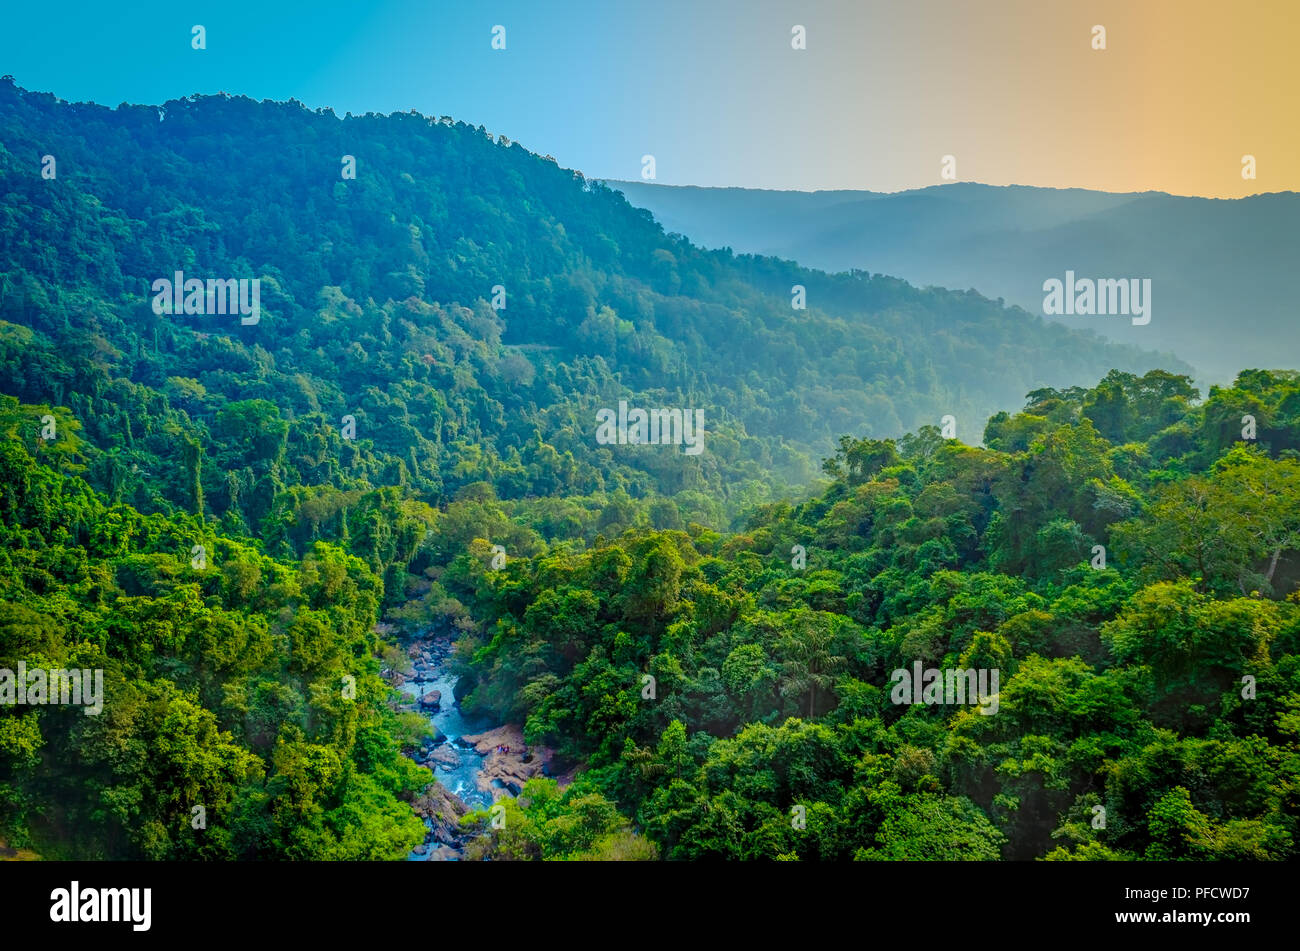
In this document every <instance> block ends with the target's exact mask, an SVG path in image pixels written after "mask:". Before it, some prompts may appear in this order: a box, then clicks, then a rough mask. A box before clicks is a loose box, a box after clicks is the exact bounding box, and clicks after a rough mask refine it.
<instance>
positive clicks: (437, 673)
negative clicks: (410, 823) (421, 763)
mask: <svg viewBox="0 0 1300 951" xmlns="http://www.w3.org/2000/svg"><path fill="white" fill-rule="evenodd" d="M457 679H458V678H457V677H456V675H455V674H452V673H450V672H449V671H448V670H447V652H446V651H445V650H438V649H435V650H434V651H433V657H432V659H431V660H429V661H427V662H425V663H423V664H417V665H416V673H414V674H412V679H410V680H408V681H406V683H404V684H402V686H401V687H400V688H399V689H401V690H402V691H403V692H404V693H406V694H408V695H410V696H411V697H413V698H414V699H415V700H416V701H417V704H418V701H419V699H420V697H421V696H423V695H424V694H426V693H428V692H429V691H431V690H437V691H439V692H440V693H441V694H442V702H441V705H440V708H439V709H438V710H437V711H436V712H433V713H431V712H429V711H427V710H424V709H421V708H419V707H418V706H417V708H416V709H417V710H419V712H420V715H421V716H423V717H425V718H426V719H427V720H428V721H429V722H430V723H432V724H433V726H434V728H435V729H436V730H437V731H438V733H440V734H442V735H443V736H445V737H446V740H445V742H443V743H441V744H439V745H438V746H436V747H435V749H437V750H440V751H450V752H451V753H452V754H454V755H455V757H456V758H457V760H458V762H457V765H455V766H452V765H449V764H444V763H438V764H432V763H431V764H429V765H430V768H431V769H432V770H433V774H434V777H435V778H436V779H437V780H438V782H440V783H442V785H443V786H445V787H446V788H447V789H448V790H449V791H450V792H452V793H453V794H455V795H456V796H458V797H459V798H460V799H461V800H462V801H464V803H465V804H466V805H467V806H469V807H470V808H471V809H487V808H488V807H489V806H491V805H492V797H491V796H490V795H489V794H488V793H485V792H483V790H481V789H479V786H478V777H479V773H480V772H481V771H482V768H483V760H484V757H483V756H481V755H480V754H479V753H478V751H476V750H475V749H474V748H473V747H472V746H469V745H460V742H459V741H460V738H461V737H463V736H465V735H467V734H474V733H482V732H483V731H485V730H489V729H491V728H492V727H494V726H497V725H498V724H495V723H493V722H492V721H491V720H488V719H485V718H482V717H469V716H465V715H464V714H462V713H461V710H460V704H459V703H457V702H456V695H455V688H456V680H457ZM424 825H425V828H426V829H428V828H431V827H432V826H431V823H430V821H429V820H428V819H425V820H424ZM435 845H436V843H430V842H429V841H428V840H427V839H426V841H425V846H426V847H427V849H428V850H427V852H426V853H425V854H423V855H420V854H417V853H416V852H411V854H410V855H408V856H407V861H411V862H424V861H428V860H429V859H430V858H431V857H432V856H433V855H434V852H435V848H434V846H435Z"/></svg>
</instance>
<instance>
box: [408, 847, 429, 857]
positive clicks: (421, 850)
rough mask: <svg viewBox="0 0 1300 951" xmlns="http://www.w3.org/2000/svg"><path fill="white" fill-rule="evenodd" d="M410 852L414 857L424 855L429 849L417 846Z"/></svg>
mask: <svg viewBox="0 0 1300 951" xmlns="http://www.w3.org/2000/svg"><path fill="white" fill-rule="evenodd" d="M411 851H412V852H414V853H415V854H416V855H424V854H425V853H426V852H428V851H429V847H428V846H427V845H417V846H416V847H415V848H413V849H412V850H411Z"/></svg>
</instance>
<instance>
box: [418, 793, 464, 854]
mask: <svg viewBox="0 0 1300 951" xmlns="http://www.w3.org/2000/svg"><path fill="white" fill-rule="evenodd" d="M411 808H412V809H414V810H415V814H416V815H417V816H420V817H422V818H427V819H428V820H429V833H430V835H431V836H432V838H433V840H434V841H435V842H440V843H442V844H443V845H449V846H451V847H452V848H453V849H458V848H459V847H460V844H461V842H462V841H463V839H462V836H463V834H462V832H461V830H460V817H461V816H463V815H465V814H466V813H467V812H470V811H471V810H470V808H469V806H467V805H465V803H464V802H463V801H462V800H461V799H460V797H459V796H457V795H456V794H455V793H453V792H451V791H449V790H448V789H447V787H446V786H444V785H443V784H442V783H440V782H438V781H437V780H434V781H433V782H432V783H430V784H429V785H428V786H427V787H425V790H424V792H423V793H421V794H420V795H419V796H417V797H416V799H415V802H414V803H412V805H411ZM430 857H431V858H435V857H436V856H432V855H431V856H430Z"/></svg>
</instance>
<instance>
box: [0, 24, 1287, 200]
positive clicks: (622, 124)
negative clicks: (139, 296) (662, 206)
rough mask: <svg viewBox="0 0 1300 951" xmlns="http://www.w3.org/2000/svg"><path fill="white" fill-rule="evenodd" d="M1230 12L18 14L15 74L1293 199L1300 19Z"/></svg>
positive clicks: (8, 56)
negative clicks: (203, 32)
mask: <svg viewBox="0 0 1300 951" xmlns="http://www.w3.org/2000/svg"><path fill="white" fill-rule="evenodd" d="M1215 2H1216V0H1143V2H1141V3H1133V2H1131V0H1069V2H1066V0H1059V2H1058V0H1050V2H1049V0H979V2H975V0H651V2H637V0H525V2H519V0H421V2H416V0H357V2H353V3H340V2H333V0H324V2H312V3H307V2H274V0H263V2H249V0H227V2H221V3H183V2H176V0H172V2H158V0H127V2H126V3H125V4H122V5H118V4H109V3H104V2H102V0H101V2H99V3H85V2H79V0H71V2H64V3H60V4H58V5H57V6H56V7H50V6H46V5H42V4H38V3H20V2H18V0H12V2H10V3H9V4H8V7H9V9H7V10H6V11H5V13H4V16H3V24H4V26H3V31H2V32H0V74H4V73H9V74H12V75H13V76H14V77H15V79H16V80H17V81H18V83H19V84H20V85H22V86H24V87H25V88H28V89H33V90H38V91H41V92H51V93H54V94H55V95H57V96H60V97H62V98H64V99H68V100H74V101H79V100H92V101H95V102H100V103H103V104H105V105H110V106H114V105H117V104H119V103H121V102H133V103H159V102H163V101H166V100H167V99H173V98H178V97H181V96H187V95H190V94H193V93H215V92H218V91H223V90H224V91H225V92H228V93H231V94H244V95H248V96H251V97H253V98H255V99H280V100H283V99H287V98H290V97H293V98H296V99H299V100H301V101H303V102H305V103H306V104H307V105H309V106H312V107H318V106H330V107H332V108H334V109H335V110H336V111H337V112H339V113H340V114H342V113H344V112H348V111H351V112H353V113H364V112H392V111H405V110H408V109H412V108H414V109H418V110H419V111H421V112H424V113H427V114H432V115H451V116H453V117H455V118H457V119H462V120H464V121H466V122H469V123H471V124H473V125H483V126H486V127H487V128H488V129H489V130H490V131H492V132H494V133H498V134H504V135H506V136H508V137H509V138H511V139H513V140H515V141H517V142H519V143H521V144H522V145H524V146H526V147H527V148H530V149H532V150H534V151H536V152H540V153H550V154H552V155H554V156H555V157H556V159H558V160H559V162H560V164H561V165H565V166H568V167H571V168H576V169H579V170H581V171H582V172H584V173H585V174H587V175H588V176H591V177H596V178H636V177H638V176H639V174H640V167H641V166H640V159H641V156H642V155H643V154H647V153H649V154H653V155H654V156H655V158H656V163H657V172H658V180H659V181H660V182H665V183H670V184H704V185H746V186H751V187H762V188H801V189H814V188H867V189H874V190H880V191H894V190H898V189H902V188H912V187H923V186H926V185H932V184H938V183H939V169H940V164H941V159H942V157H943V156H944V155H949V154H951V155H955V156H956V158H957V172H958V179H959V180H962V181H982V182H988V183H991V184H1012V183H1016V184H1028V185H1047V186H1054V187H1084V188H1102V189H1107V190H1112V191H1135V190H1144V189H1152V188H1154V189H1160V190H1166V191H1171V192H1173V193H1176V194H1201V195H1212V196H1225V197H1226V196H1231V195H1237V194H1251V193H1255V192H1260V191H1274V190H1281V189H1284V188H1294V187H1296V183H1297V182H1300V156H1298V155H1297V151H1298V149H1297V143H1298V142H1300V132H1297V127H1296V125H1295V123H1294V122H1293V121H1292V119H1291V117H1292V116H1293V113H1294V102H1293V101H1292V98H1293V96H1294V90H1295V89H1296V88H1297V87H1298V86H1300V65H1298V64H1300V60H1298V59H1297V58H1296V57H1295V56H1294V47H1295V45H1296V44H1297V43H1300V4H1298V3H1296V0H1256V2H1255V3H1253V4H1252V5H1251V6H1250V7H1249V8H1241V9H1240V10H1235V11H1234V13H1233V14H1232V15H1231V16H1230V17H1226V18H1225V17H1224V16H1222V15H1221V13H1222V8H1221V7H1218V8H1216V7H1215V6H1214V4H1215ZM122 6H125V7H126V8H127V9H125V10H122V9H121V7H122ZM1215 9H1218V10H1219V13H1218V14H1215V13H1214V10H1215ZM1095 23H1102V24H1105V25H1106V28H1107V30H1108V31H1109V32H1108V38H1109V47H1108V48H1107V50H1105V51H1104V52H1100V51H1096V50H1094V49H1092V48H1091V45H1090V41H1091V31H1092V30H1093V25H1094V24H1095ZM194 24H202V25H203V26H205V27H206V29H207V49H206V50H204V51H195V50H192V49H191V48H190V35H191V34H190V30H191V27H192V26H193V25H194ZM496 24H501V25H503V26H505V27H506V41H507V42H506V49H505V50H504V51H494V50H493V49H492V48H491V38H492V37H491V30H492V27H493V26H494V25H496ZM794 24H799V25H802V26H804V27H805V28H806V30H807V49H806V50H803V51H794V50H792V49H791V44H790V39H791V28H792V26H793V25H794ZM1244 153H1251V154H1257V155H1259V156H1260V162H1259V165H1260V175H1259V179H1258V181H1250V182H1245V181H1243V180H1242V178H1241V176H1240V174H1239V171H1240V167H1241V166H1240V159H1241V156H1242V155H1243V154H1244Z"/></svg>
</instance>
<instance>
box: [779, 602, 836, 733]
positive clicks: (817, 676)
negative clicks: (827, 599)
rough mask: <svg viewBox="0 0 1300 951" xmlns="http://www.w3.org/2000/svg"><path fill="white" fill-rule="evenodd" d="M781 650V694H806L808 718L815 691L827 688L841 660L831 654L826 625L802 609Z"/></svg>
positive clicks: (813, 706)
mask: <svg viewBox="0 0 1300 951" xmlns="http://www.w3.org/2000/svg"><path fill="white" fill-rule="evenodd" d="M781 652H782V653H783V654H784V655H785V658H784V662H783V664H782V672H783V679H784V681H785V683H784V684H783V685H782V687H781V695H782V696H790V695H792V694H793V695H794V696H799V695H801V694H804V693H807V694H808V718H809V719H810V720H811V719H812V718H813V717H814V716H815V715H816V712H817V691H819V690H823V691H824V690H830V689H831V687H832V686H833V685H834V684H835V675H836V673H837V672H838V671H839V670H840V669H841V668H842V667H843V666H844V664H845V659H844V658H843V657H840V656H839V655H837V654H832V653H831V632H830V628H829V626H828V625H827V624H826V623H825V622H824V621H822V620H820V619H818V618H816V616H815V615H813V614H812V612H806V613H805V615H804V616H803V617H802V618H800V623H798V624H797V625H796V626H795V627H794V629H792V630H791V631H790V632H789V633H787V634H786V636H785V637H784V638H783V639H782V641H781Z"/></svg>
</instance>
